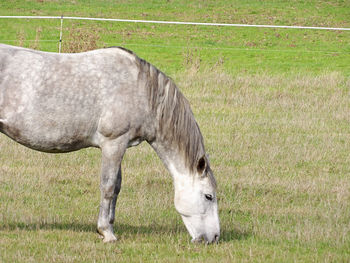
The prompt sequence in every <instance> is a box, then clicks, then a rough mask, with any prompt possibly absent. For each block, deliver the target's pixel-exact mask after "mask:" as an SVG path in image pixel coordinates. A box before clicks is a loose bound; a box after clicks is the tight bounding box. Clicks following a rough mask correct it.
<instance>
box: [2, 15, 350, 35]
mask: <svg viewBox="0 0 350 263" xmlns="http://www.w3.org/2000/svg"><path fill="white" fill-rule="evenodd" d="M0 18H21V19H23V18H25V19H62V16H0ZM63 19H69V20H92V21H112V22H129V23H152V24H172V25H198V26H226V27H257V28H259V27H260V28H287V29H288V28H289V29H318V30H340V31H350V28H341V27H316V26H278V25H248V24H223V23H199V22H177V21H155V20H132V19H116V18H91V17H73V16H65V17H63Z"/></svg>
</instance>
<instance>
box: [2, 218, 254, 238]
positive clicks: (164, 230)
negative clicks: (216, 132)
mask: <svg viewBox="0 0 350 263" xmlns="http://www.w3.org/2000/svg"><path fill="white" fill-rule="evenodd" d="M17 229H19V230H25V231H37V230H69V231H74V232H91V233H95V232H96V224H93V223H77V222H72V223H62V222H53V223H39V222H38V223H35V222H34V223H24V222H6V223H5V224H0V231H4V230H7V231H12V230H17ZM114 230H115V233H116V235H121V234H123V233H124V234H125V233H128V234H155V233H156V234H160V235H161V234H176V233H182V232H187V231H186V229H185V226H179V225H177V226H171V225H158V224H156V225H141V226H135V225H131V224H118V223H115V225H114ZM251 235H252V233H251V232H249V231H245V230H241V229H238V228H232V229H227V228H223V229H221V237H220V242H224V243H225V242H230V241H234V240H244V239H247V238H248V237H249V236H251Z"/></svg>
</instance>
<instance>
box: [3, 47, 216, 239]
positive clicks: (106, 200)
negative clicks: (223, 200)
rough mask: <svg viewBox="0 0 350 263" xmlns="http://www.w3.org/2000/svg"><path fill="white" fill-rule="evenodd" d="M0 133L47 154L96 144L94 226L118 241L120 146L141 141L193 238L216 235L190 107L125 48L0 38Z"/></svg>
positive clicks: (211, 189)
mask: <svg viewBox="0 0 350 263" xmlns="http://www.w3.org/2000/svg"><path fill="white" fill-rule="evenodd" d="M0 132H2V133H4V134H6V135H7V136H9V137H10V138H12V139H13V140H15V141H17V142H18V143H20V144H23V145H25V146H27V147H29V148H32V149H35V150H38V151H43V152H50V153H63V152H70V151H75V150H79V149H81V148H85V147H97V148H100V149H101V151H102V168H101V184H100V189H101V203H100V211H99V216H98V222H97V229H98V232H99V234H100V235H102V237H103V240H104V241H105V242H110V241H114V240H116V237H115V236H114V233H113V222H114V217H115V205H116V200H117V196H118V194H119V191H120V187H121V181H122V179H121V167H120V164H121V161H122V158H123V155H124V153H125V150H126V149H127V148H128V147H131V146H136V145H138V144H139V143H141V142H142V141H147V142H148V143H149V144H150V145H151V146H152V148H153V149H154V150H155V151H156V152H157V154H158V156H159V157H160V159H161V160H162V161H163V163H164V165H165V166H166V167H167V169H168V170H169V172H170V173H171V175H172V177H173V181H174V188H175V198H174V203H175V207H176V210H177V211H178V212H179V213H180V214H181V216H182V219H183V221H184V223H185V225H186V228H187V230H188V231H189V233H190V235H191V236H192V238H193V240H194V241H200V240H202V239H204V240H205V241H206V242H208V243H210V242H213V241H218V239H219V234H220V225H219V217H218V208H217V199H216V182H215V178H214V176H213V173H212V171H211V169H210V167H209V162H208V158H207V157H206V154H205V150H204V145H203V138H202V135H201V132H200V130H199V127H198V125H197V123H196V121H195V119H194V116H193V113H192V111H191V109H190V105H189V103H188V101H187V100H186V99H185V97H184V96H183V95H182V93H181V92H180V91H179V89H178V88H177V87H176V85H175V84H174V82H173V81H172V80H171V79H170V78H169V77H167V76H166V75H165V74H164V73H162V72H161V71H159V70H158V69H157V68H155V67H154V66H152V65H151V64H149V63H148V62H146V61H144V60H142V59H140V58H139V57H137V56H136V55H135V54H134V53H132V52H131V51H128V50H125V49H123V48H117V47H115V48H107V49H100V50H94V51H89V52H85V53H78V54H57V53H48V52H41V51H35V50H30V49H25V48H21V47H14V46H9V45H4V44H0ZM0 154H1V149H0Z"/></svg>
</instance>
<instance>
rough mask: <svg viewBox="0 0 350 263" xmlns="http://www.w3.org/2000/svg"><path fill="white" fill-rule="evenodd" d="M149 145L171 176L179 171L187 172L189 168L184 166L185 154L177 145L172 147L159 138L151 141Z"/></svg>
mask: <svg viewBox="0 0 350 263" xmlns="http://www.w3.org/2000/svg"><path fill="white" fill-rule="evenodd" d="M151 146H152V148H153V149H154V150H155V152H156V153H157V155H158V156H159V158H160V159H161V160H162V162H163V164H164V165H165V167H166V168H167V169H168V171H169V172H170V174H171V175H172V176H173V177H175V176H176V174H179V173H181V174H184V173H186V174H187V173H189V169H188V168H187V167H186V162H185V156H184V155H183V154H182V153H181V152H180V151H179V149H177V147H175V148H174V147H172V146H171V145H170V144H169V143H167V142H166V141H160V140H158V141H154V142H152V143H151Z"/></svg>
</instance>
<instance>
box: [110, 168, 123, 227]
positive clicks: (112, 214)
mask: <svg viewBox="0 0 350 263" xmlns="http://www.w3.org/2000/svg"><path fill="white" fill-rule="evenodd" d="M121 185H122V168H121V167H120V166H119V171H118V175H117V182H116V184H115V188H114V196H113V199H112V204H111V206H110V208H109V223H110V224H111V225H113V223H114V218H115V205H116V203H117V198H118V195H119V192H120V188H121Z"/></svg>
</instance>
